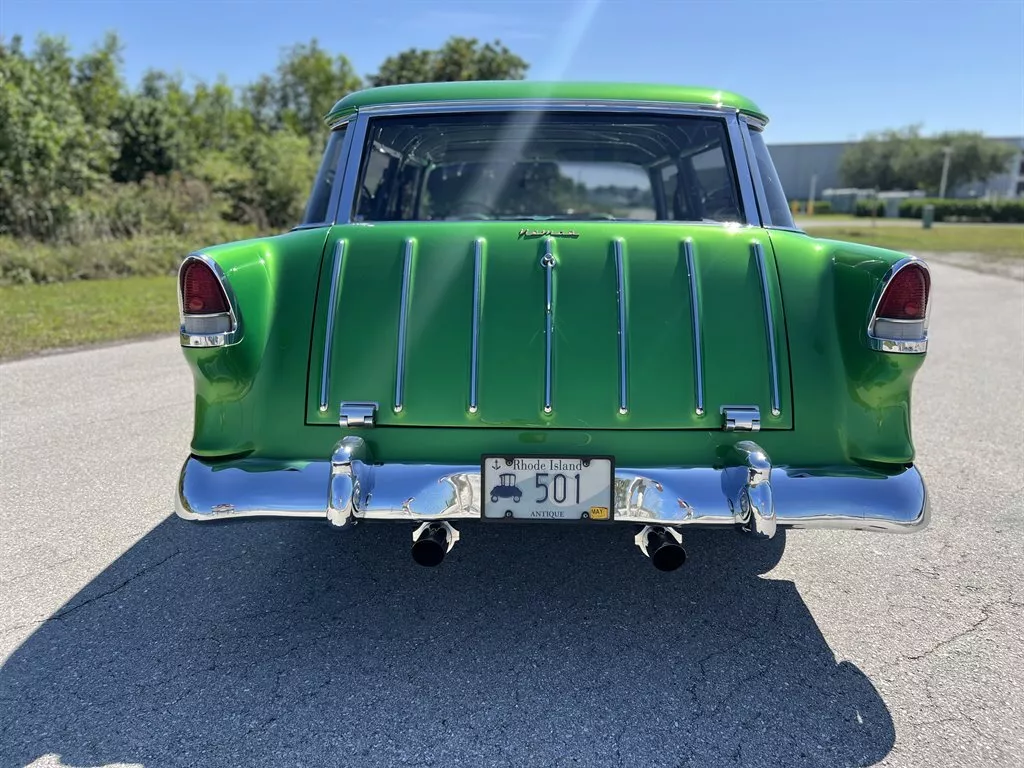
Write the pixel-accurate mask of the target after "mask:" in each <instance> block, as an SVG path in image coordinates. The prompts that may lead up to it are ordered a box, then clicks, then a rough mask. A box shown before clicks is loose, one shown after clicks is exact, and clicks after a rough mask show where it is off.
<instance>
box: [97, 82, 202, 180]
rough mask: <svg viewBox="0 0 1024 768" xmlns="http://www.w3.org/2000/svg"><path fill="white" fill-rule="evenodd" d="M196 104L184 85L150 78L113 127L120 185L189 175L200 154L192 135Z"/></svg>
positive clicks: (124, 104)
mask: <svg viewBox="0 0 1024 768" xmlns="http://www.w3.org/2000/svg"><path fill="white" fill-rule="evenodd" d="M191 101H192V100H191V98H190V96H189V94H188V93H187V92H186V91H185V88H184V86H183V84H182V82H181V80H180V79H178V78H173V77H170V76H169V75H167V74H166V73H164V72H159V71H156V70H149V71H148V72H146V74H145V75H144V76H143V79H142V84H141V86H140V88H139V91H138V92H137V93H134V94H132V95H130V96H127V97H126V98H124V99H123V101H122V104H121V108H120V109H119V110H118V113H117V114H116V115H115V116H114V117H113V120H112V123H111V125H112V128H113V130H114V132H115V133H116V134H117V136H118V138H119V153H118V157H117V160H116V161H115V162H114V167H113V169H112V172H111V176H112V178H113V179H114V181H117V182H138V181H142V180H143V179H144V178H146V176H148V175H150V174H155V175H157V176H165V175H167V174H169V173H171V172H172V171H183V170H185V169H186V167H187V166H188V165H189V163H190V161H191V160H192V159H193V158H194V152H195V146H194V140H193V139H194V137H193V136H191V135H190V134H189V132H188V131H187V127H188V120H189V115H190V112H191V106H192V104H191Z"/></svg>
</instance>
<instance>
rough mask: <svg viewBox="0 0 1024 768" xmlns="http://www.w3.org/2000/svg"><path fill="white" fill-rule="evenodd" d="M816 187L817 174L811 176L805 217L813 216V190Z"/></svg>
mask: <svg viewBox="0 0 1024 768" xmlns="http://www.w3.org/2000/svg"><path fill="white" fill-rule="evenodd" d="M817 186H818V174H816V173H815V174H814V175H812V176H811V196H810V197H808V198H807V215H808V216H813V215H814V188H815V187H817Z"/></svg>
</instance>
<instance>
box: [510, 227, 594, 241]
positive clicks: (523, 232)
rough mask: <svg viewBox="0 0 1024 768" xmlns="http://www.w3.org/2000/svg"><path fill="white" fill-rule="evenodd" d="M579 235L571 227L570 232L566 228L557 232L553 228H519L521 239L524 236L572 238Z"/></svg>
mask: <svg viewBox="0 0 1024 768" xmlns="http://www.w3.org/2000/svg"><path fill="white" fill-rule="evenodd" d="M579 236H580V233H579V232H577V231H576V230H574V229H570V230H569V231H568V232H566V231H564V230H561V229H560V230H558V231H557V232H555V231H554V230H552V229H520V230H519V239H520V240H522V239H524V238H531V237H572V238H577V237H579Z"/></svg>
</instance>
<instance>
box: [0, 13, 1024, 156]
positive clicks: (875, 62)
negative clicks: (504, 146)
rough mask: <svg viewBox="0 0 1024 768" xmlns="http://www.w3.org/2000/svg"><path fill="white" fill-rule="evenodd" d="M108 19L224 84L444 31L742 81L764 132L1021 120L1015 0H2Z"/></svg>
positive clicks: (43, 23)
mask: <svg viewBox="0 0 1024 768" xmlns="http://www.w3.org/2000/svg"><path fill="white" fill-rule="evenodd" d="M106 30H116V31H117V32H118V34H119V35H120V36H121V39H122V41H123V42H124V44H125V53H124V57H125V69H126V74H127V76H128V78H129V82H131V83H133V84H134V83H136V82H137V81H138V78H139V76H140V75H141V74H142V72H143V71H145V70H146V69H147V68H149V67H155V68H159V69H165V70H169V71H177V72H180V73H181V74H183V75H185V76H186V77H195V78H199V79H203V80H214V79H216V78H217V76H218V75H224V76H226V77H227V78H228V80H229V81H230V82H232V83H233V84H242V83H245V82H248V81H251V80H253V79H255V77H256V76H257V75H259V74H261V73H263V72H269V71H271V70H272V69H273V68H274V66H275V64H276V63H277V60H278V56H279V53H280V51H281V50H282V49H283V48H284V47H286V46H288V45H291V44H293V43H296V42H304V41H308V40H310V39H311V38H313V37H316V38H317V39H318V40H319V41H320V43H321V44H322V45H323V46H324V47H325V48H327V49H328V50H331V51H332V52H337V53H344V54H345V55H347V56H348V57H349V59H350V60H351V61H352V62H353V64H354V65H355V67H356V70H357V71H358V72H360V73H362V74H367V73H370V72H373V71H374V70H375V69H376V68H377V65H378V64H379V63H380V62H381V61H382V60H383V59H384V58H385V57H386V56H388V55H389V54H392V53H395V52H397V51H400V50H402V49H405V48H409V47H419V48H429V47H436V46H438V45H440V44H441V43H443V42H444V40H445V39H446V38H447V37H448V36H449V35H453V34H459V35H466V36H473V37H477V38H480V39H481V40H493V39H494V38H500V39H501V40H502V41H503V42H504V43H505V44H506V45H508V46H509V47H510V48H511V49H513V50H514V51H515V52H516V53H518V54H519V55H521V56H522V57H523V58H525V59H526V60H527V61H528V62H530V64H531V68H530V71H529V73H528V77H529V78H531V79H567V80H618V81H651V82H668V83H680V84H697V85H710V86H713V87H716V88H724V89H727V90H733V91H738V92H739V93H742V94H744V95H746V96H749V97H750V98H752V99H753V100H754V101H756V102H757V103H758V104H760V105H761V107H762V108H763V109H764V110H765V111H766V112H768V114H769V116H770V117H771V125H770V126H769V134H768V136H769V141H770V142H771V143H778V142H787V141H842V140H846V139H851V138H856V137H858V136H860V135H862V134H863V133H864V132H866V131H870V130H877V129H881V128H885V127H895V126H902V125H907V124H910V123H918V122H919V123H923V124H924V128H925V131H926V132H934V131H939V130H945V129H970V130H981V131H984V132H985V133H986V134H989V135H992V136H1007V135H1022V134H1024V0H819V1H814V0H717V1H713V0H511V1H507V0H477V1H476V2H466V1H465V0H390V2H380V1H378V2H368V1H366V0H335V2H328V1H326V0H257V1H253V2H244V1H243V0H202V1H199V2H197V1H196V0H0V36H3V37H5V38H10V37H11V36H13V35H16V34H20V35H22V36H23V37H24V38H26V41H27V42H31V41H32V40H33V39H34V38H35V36H36V35H37V34H39V33H40V32H46V33H50V34H56V35H64V36H66V37H67V38H68V40H69V41H70V42H71V44H72V46H73V47H74V49H75V50H76V51H81V50H84V49H86V48H88V47H89V46H90V45H91V44H93V43H94V42H97V41H98V40H100V38H101V37H102V35H103V33H104V32H105V31H106Z"/></svg>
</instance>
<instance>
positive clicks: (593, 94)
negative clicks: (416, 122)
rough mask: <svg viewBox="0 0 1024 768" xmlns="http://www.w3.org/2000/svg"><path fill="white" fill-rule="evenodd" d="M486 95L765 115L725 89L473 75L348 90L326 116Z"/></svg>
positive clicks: (503, 97)
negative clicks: (646, 103)
mask: <svg viewBox="0 0 1024 768" xmlns="http://www.w3.org/2000/svg"><path fill="white" fill-rule="evenodd" d="M490 99H594V100H599V101H661V102H672V103H677V104H699V105H708V106H723V107H731V108H733V109H738V110H740V111H741V112H746V113H748V114H751V115H756V116H757V117H759V118H761V119H762V120H766V119H767V117H766V116H765V114H764V113H763V112H762V111H761V110H760V108H759V107H758V106H757V105H756V104H755V103H754V102H752V101H750V100H749V99H747V98H745V97H743V96H740V95H739V94H736V93H730V92H729V91H722V90H717V89H714V88H700V87H696V86H681V85H656V84H653V83H590V82H571V83H567V82H542V81H536V80H474V81H462V82H450V83H414V84H410V85H384V86H381V87H379V88H366V89H364V90H362V91H355V92H354V93H350V94H349V95H348V96H346V97H345V98H343V99H341V101H339V102H338V103H337V104H335V105H334V108H333V109H332V110H331V111H330V113H329V114H328V115H327V121H328V122H334V121H335V120H338V119H339V118H341V117H344V116H346V115H347V114H350V113H351V112H353V111H355V110H358V109H359V108H361V107H368V106H377V105H384V104H410V103H414V102H416V103H418V102H432V101H476V100H490Z"/></svg>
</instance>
